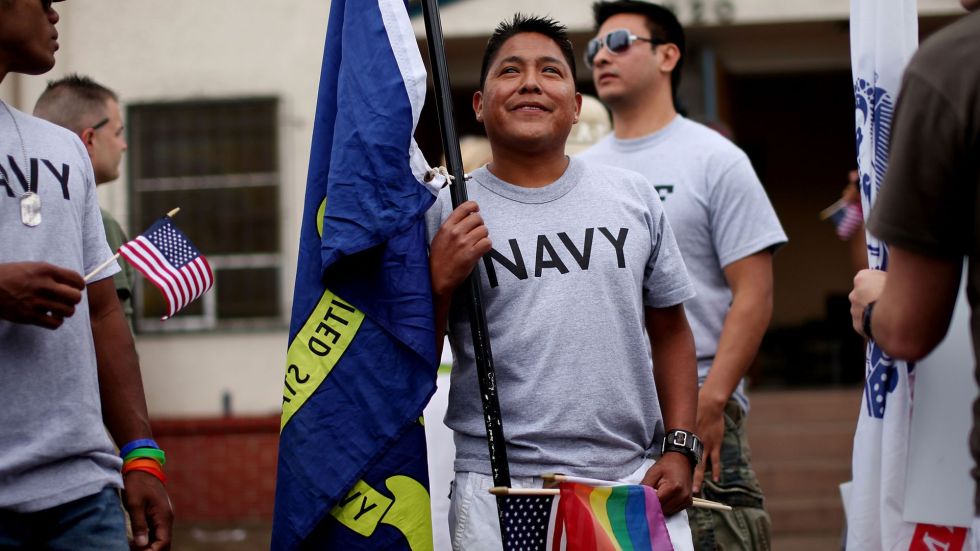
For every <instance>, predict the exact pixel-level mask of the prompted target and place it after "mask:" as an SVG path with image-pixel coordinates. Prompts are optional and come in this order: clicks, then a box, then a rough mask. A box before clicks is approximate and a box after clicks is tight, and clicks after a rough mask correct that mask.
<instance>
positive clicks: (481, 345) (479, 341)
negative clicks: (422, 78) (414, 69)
mask: <svg viewBox="0 0 980 551" xmlns="http://www.w3.org/2000/svg"><path fill="white" fill-rule="evenodd" d="M422 11H423V15H424V18H425V36H426V40H427V41H428V46H429V60H430V62H431V65H432V80H433V85H434V88H435V93H436V107H437V111H438V113H439V126H440V129H441V130H442V146H443V150H444V151H445V153H446V162H447V164H448V165H449V173H450V174H452V176H453V178H454V183H453V185H452V187H451V188H450V192H451V196H452V202H453V208H454V209H455V208H456V207H458V206H459V205H460V204H461V203H464V202H466V200H467V196H466V183H465V180H464V178H465V176H464V174H463V159H462V155H461V154H460V152H459V138H458V136H457V135H456V123H455V121H454V120H453V99H452V94H451V92H450V90H451V88H450V85H449V71H448V69H447V67H448V65H447V63H446V49H445V41H444V40H443V37H442V21H441V20H440V18H439V6H438V4H437V0H424V2H423V4H422ZM464 287H465V291H466V292H465V299H466V305H467V309H468V312H469V317H470V328H471V329H472V331H473V354H474V356H475V359H476V371H477V375H478V376H479V378H480V400H481V401H482V402H483V419H484V421H485V423H486V429H487V445H488V446H489V448H490V472H491V474H492V475H493V485H494V486H507V487H509V486H510V468H509V467H508V466H507V450H506V448H505V444H504V426H503V423H502V422H501V420H500V402H499V401H498V400H497V383H496V376H495V374H494V369H493V355H492V354H491V353H490V335H489V333H488V331H487V316H486V313H485V312H484V310H483V297H482V294H481V293H480V282H479V280H478V279H477V276H476V271H475V270H474V271H473V273H471V274H470V276H469V277H468V278H466V283H465V284H464ZM463 290H464V288H461V289H460V290H459V291H460V292H457V293H456V297H458V298H463V295H464V293H463V292H462V291H463ZM501 499H503V498H501V497H497V513H498V515H499V514H500V511H501V510H502V508H501V507H500V505H501ZM501 537H503V523H502V522H501Z"/></svg>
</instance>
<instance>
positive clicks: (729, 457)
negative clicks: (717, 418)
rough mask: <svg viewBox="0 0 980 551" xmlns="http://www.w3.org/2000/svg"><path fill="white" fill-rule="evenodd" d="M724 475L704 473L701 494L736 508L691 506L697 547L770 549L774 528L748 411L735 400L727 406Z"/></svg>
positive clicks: (734, 550)
mask: <svg viewBox="0 0 980 551" xmlns="http://www.w3.org/2000/svg"><path fill="white" fill-rule="evenodd" d="M721 464H722V471H721V478H720V480H719V481H718V482H714V481H712V480H711V466H710V465H709V467H708V469H706V470H705V473H704V484H703V487H702V490H701V495H700V496H699V497H703V498H705V499H710V500H713V501H720V502H722V503H725V504H727V505H731V506H732V509H733V510H732V511H715V510H708V509H690V516H691V532H692V534H693V536H694V548H695V549H697V550H698V551H717V550H724V551H737V550H742V551H769V550H770V549H771V548H772V544H771V539H772V536H771V535H770V532H771V531H772V528H771V522H770V520H769V513H767V512H766V510H765V507H764V500H763V496H762V488H760V487H759V481H758V480H757V479H756V477H755V471H753V470H752V452H751V450H750V449H749V441H748V437H747V435H746V434H745V412H744V410H742V407H741V406H740V405H738V402H736V401H735V400H733V399H729V400H728V404H727V405H726V406H725V435H724V437H723V438H722V442H721Z"/></svg>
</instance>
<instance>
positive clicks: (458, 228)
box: [426, 16, 700, 551]
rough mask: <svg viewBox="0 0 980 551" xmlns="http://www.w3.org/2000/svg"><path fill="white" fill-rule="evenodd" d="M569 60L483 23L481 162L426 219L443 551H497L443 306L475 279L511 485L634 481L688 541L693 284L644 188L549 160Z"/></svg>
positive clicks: (575, 106) (553, 42)
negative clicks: (439, 376)
mask: <svg viewBox="0 0 980 551" xmlns="http://www.w3.org/2000/svg"><path fill="white" fill-rule="evenodd" d="M572 56H573V53H572V46H571V43H570V42H569V41H568V38H567V35H566V33H565V28H564V27H563V26H561V25H559V24H558V23H556V22H555V21H553V20H550V19H544V18H534V17H524V16H515V18H514V20H513V21H508V22H505V23H502V24H501V25H500V26H498V27H497V29H496V31H495V32H494V34H493V35H492V36H491V38H490V40H489V42H488V43H487V48H486V52H485V53H484V58H483V66H482V71H481V82H480V90H479V91H477V92H476V93H475V94H474V96H473V109H474V111H475V113H476V118H477V120H479V121H480V122H482V123H483V125H484V127H485V128H486V131H487V136H488V138H489V140H490V147H491V149H492V150H493V161H492V162H491V163H490V164H488V165H487V166H485V167H483V168H480V169H478V170H475V171H473V173H472V174H471V178H469V179H468V180H467V182H466V183H467V190H468V192H469V197H470V198H471V199H472V200H471V201H468V202H466V203H464V204H462V205H460V206H459V207H458V208H456V209H455V210H454V209H453V208H452V206H451V202H450V201H449V194H448V191H449V190H448V189H447V190H444V191H443V193H441V194H440V196H439V199H438V200H437V202H436V203H435V205H434V206H433V207H432V208H431V209H430V210H429V212H428V213H427V216H426V218H427V222H428V226H429V235H430V236H432V237H431V256H430V266H431V268H432V290H433V298H434V301H435V306H436V328H437V329H438V330H442V329H443V328H445V327H447V321H448V327H449V339H450V342H451V344H452V347H453V355H454V360H455V361H454V366H453V371H452V384H451V387H450V393H449V407H448V410H447V413H446V424H447V425H448V426H449V427H450V428H452V429H453V431H454V433H455V443H456V461H455V465H454V467H455V471H456V478H455V481H454V483H453V492H452V498H451V504H450V514H449V516H450V525H451V535H452V541H453V548H454V549H457V550H465V551H482V550H494V549H497V550H499V549H500V548H501V542H500V529H499V526H498V522H497V504H496V499H495V498H494V497H493V496H491V495H490V494H489V493H488V492H487V490H488V488H489V487H490V486H491V485H492V479H491V476H490V464H489V461H488V457H487V455H488V454H487V441H486V435H485V432H484V420H483V411H482V408H481V406H480V395H479V388H478V385H477V376H476V373H475V371H476V366H475V360H474V352H473V345H472V342H471V339H470V330H469V323H468V321H467V320H466V314H465V309H464V308H462V305H461V304H457V303H455V302H454V301H453V300H452V297H453V292H454V291H455V289H456V288H457V287H458V286H459V284H460V283H462V282H463V280H464V278H465V277H466V276H467V275H468V274H469V273H470V272H472V271H474V269H475V272H474V273H475V274H476V277H477V278H478V281H479V283H480V285H481V287H482V290H483V297H484V305H485V307H486V316H487V322H488V327H489V335H490V340H491V342H492V343H493V356H494V363H495V364H496V383H497V388H498V389H499V398H500V411H501V417H502V420H503V430H504V436H505V438H506V449H507V455H508V462H509V465H510V474H511V485H512V486H514V487H525V488H526V487H538V488H540V487H541V484H542V479H541V478H540V477H541V475H542V474H543V473H549V472H551V473H564V474H569V475H578V476H587V477H592V478H599V479H604V480H618V481H622V482H629V483H633V484H636V483H641V482H642V483H644V484H647V485H649V486H651V487H653V488H654V489H655V490H656V492H657V496H658V497H659V499H660V502H661V505H662V507H663V510H664V512H665V513H666V514H667V515H670V516H669V517H668V520H667V529H668V530H669V531H670V537H671V540H672V542H673V545H674V548H675V549H678V550H681V549H691V548H692V544H691V533H690V530H689V528H688V526H687V516H686V514H685V513H684V511H683V510H684V508H686V507H688V506H690V504H691V497H690V496H691V482H692V479H691V473H692V472H693V468H694V464H696V463H697V461H698V459H699V458H700V442H698V441H697V439H696V438H695V437H694V435H693V434H692V431H693V425H694V420H695V413H696V409H697V406H696V396H697V378H696V365H695V359H694V339H693V338H692V336H691V331H690V328H689V327H688V325H687V320H686V317H685V314H684V304H683V303H684V301H685V300H687V299H689V298H690V297H691V292H692V287H691V285H690V281H689V279H688V277H687V275H686V273H685V269H684V266H683V262H682V260H681V258H680V254H679V253H678V251H677V246H676V243H675V241H674V237H673V235H672V232H671V230H670V225H669V224H668V223H667V222H666V219H665V217H664V216H663V210H662V207H661V206H660V201H659V199H658V198H657V195H656V191H655V190H654V189H653V188H652V187H651V186H650V185H649V183H648V182H646V181H645V180H644V179H643V178H642V177H640V175H638V174H636V173H633V172H629V171H626V170H621V169H617V168H614V167H600V166H598V165H595V164H592V163H588V162H585V161H582V160H580V159H576V158H569V157H567V156H566V155H565V145H566V141H567V139H568V135H569V133H570V132H571V129H572V126H573V124H575V123H576V121H577V120H578V116H579V112H580V105H581V96H580V95H579V94H578V93H577V92H576V90H575V61H574V58H573V57H572ZM477 205H479V206H477ZM491 240H492V241H491ZM442 340H443V337H442V334H441V331H440V334H439V336H438V339H437V341H436V342H437V343H438V345H439V346H441V345H442ZM651 349H652V354H653V358H654V359H655V364H656V365H655V367H653V372H652V373H651V364H650V354H651V352H650V351H651ZM658 395H659V397H660V398H659V400H658ZM665 437H666V438H665ZM665 440H667V444H666V446H663V443H664V441H665ZM655 459H656V462H654V460H655ZM509 548H516V544H515V542H511V546H509V547H508V549H509Z"/></svg>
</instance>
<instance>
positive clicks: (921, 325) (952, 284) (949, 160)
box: [849, 0, 980, 549]
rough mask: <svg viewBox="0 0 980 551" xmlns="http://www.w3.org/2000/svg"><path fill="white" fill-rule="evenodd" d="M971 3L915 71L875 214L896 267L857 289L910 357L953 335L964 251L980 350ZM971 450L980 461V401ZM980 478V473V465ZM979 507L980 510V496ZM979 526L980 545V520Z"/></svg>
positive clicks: (976, 48) (871, 331) (877, 334)
mask: <svg viewBox="0 0 980 551" xmlns="http://www.w3.org/2000/svg"><path fill="white" fill-rule="evenodd" d="M962 4H963V7H965V8H966V9H968V10H970V11H973V12H974V13H972V14H970V15H968V16H965V17H964V18H963V19H961V20H960V21H958V22H956V23H954V24H952V25H950V26H949V27H948V28H946V29H944V30H943V31H941V32H939V33H937V34H936V35H935V36H933V37H931V38H930V39H929V40H928V41H926V42H925V43H924V44H923V45H922V47H921V48H920V49H919V51H918V52H916V54H915V56H914V57H913V58H912V60H911V61H910V62H909V65H908V68H907V69H906V71H905V75H904V77H903V81H902V88H901V92H900V96H899V100H898V105H897V109H896V113H895V123H894V127H893V131H892V139H891V153H890V157H889V160H888V170H887V172H886V176H885V179H884V183H883V184H882V188H881V194H880V196H879V197H878V201H877V202H876V204H875V205H874V208H873V210H872V211H871V216H870V218H869V220H868V229H869V231H870V232H871V233H872V234H873V235H874V236H875V237H877V238H879V239H882V240H883V241H885V242H887V243H888V246H889V247H888V262H887V270H888V271H887V273H886V272H885V271H882V270H862V271H861V272H859V273H858V274H857V276H856V277H855V278H854V290H853V291H852V292H851V295H850V299H851V315H852V318H853V324H854V328H855V330H856V331H858V332H859V333H861V334H862V335H864V336H865V337H867V338H869V339H872V340H873V341H874V342H875V343H876V344H877V345H878V346H880V347H881V349H882V350H883V351H884V352H885V353H887V354H888V355H890V356H893V357H895V358H902V359H904V360H909V361H914V360H918V359H921V358H922V357H924V356H926V355H927V354H928V353H929V352H931V351H932V349H933V348H935V347H936V346H937V345H938V344H939V343H940V342H941V341H942V340H943V338H944V337H945V335H946V331H947V329H948V327H949V323H950V319H951V316H952V314H953V308H954V304H955V302H956V296H957V293H958V291H959V288H960V277H961V273H962V266H963V262H964V258H965V259H966V262H967V266H968V275H967V296H968V298H969V302H970V306H971V309H972V310H973V321H972V323H971V327H972V336H973V347H974V352H975V353H977V352H980V316H978V312H977V308H978V300H980V264H978V263H980V248H978V247H980V225H978V216H980V203H978V200H980V194H978V191H980V157H978V154H977V152H978V148H980V64H978V63H977V59H980V42H978V40H977V37H978V36H980V12H978V11H977V10H978V8H980V1H978V0H962ZM885 267H886V266H882V267H881V268H882V269H884V268H885ZM975 361H976V360H975ZM978 365H980V363H978ZM977 375H978V376H980V373H977ZM856 444H857V443H856ZM970 451H971V453H972V455H973V458H974V461H975V462H976V464H977V465H980V402H976V403H974V406H973V432H972V434H971V436H970ZM973 477H974V480H975V481H976V480H978V479H980V467H975V468H974V470H973ZM974 506H975V508H976V512H980V493H978V494H977V497H976V499H975V503H974ZM972 531H973V538H974V541H973V548H974V549H980V547H978V545H980V517H977V518H975V520H974V523H973V527H972ZM849 541H850V538H849Z"/></svg>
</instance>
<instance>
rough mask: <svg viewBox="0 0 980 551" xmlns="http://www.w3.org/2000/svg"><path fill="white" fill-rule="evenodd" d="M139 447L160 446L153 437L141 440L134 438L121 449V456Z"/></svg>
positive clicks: (155, 447)
mask: <svg viewBox="0 0 980 551" xmlns="http://www.w3.org/2000/svg"><path fill="white" fill-rule="evenodd" d="M137 448H152V449H155V450H159V449H160V446H158V445H157V443H156V442H154V441H153V439H152V438H140V439H139V440H133V441H132V442H130V443H129V444H126V445H125V446H123V447H122V448H120V449H119V457H126V456H127V455H129V453H130V452H131V451H133V450H135V449H137Z"/></svg>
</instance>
